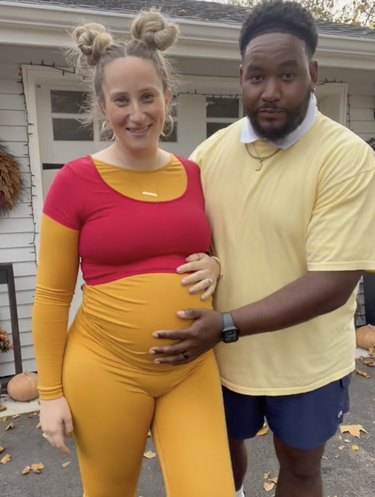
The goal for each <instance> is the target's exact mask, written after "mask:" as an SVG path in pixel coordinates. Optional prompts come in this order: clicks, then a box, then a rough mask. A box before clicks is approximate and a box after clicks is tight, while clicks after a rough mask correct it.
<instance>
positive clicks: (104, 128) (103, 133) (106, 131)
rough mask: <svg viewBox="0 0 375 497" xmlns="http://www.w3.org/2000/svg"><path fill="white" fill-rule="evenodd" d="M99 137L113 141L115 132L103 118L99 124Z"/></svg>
mask: <svg viewBox="0 0 375 497" xmlns="http://www.w3.org/2000/svg"><path fill="white" fill-rule="evenodd" d="M99 137H100V139H101V140H103V141H113V139H114V137H115V134H114V132H113V130H112V128H111V126H110V125H109V123H108V121H106V120H104V121H103V122H102V125H101V126H100V131H99Z"/></svg>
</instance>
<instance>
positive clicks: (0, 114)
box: [0, 81, 25, 126]
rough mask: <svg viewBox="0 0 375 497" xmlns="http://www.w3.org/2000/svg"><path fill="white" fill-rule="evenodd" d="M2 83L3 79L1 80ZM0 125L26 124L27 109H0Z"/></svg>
mask: <svg viewBox="0 0 375 497" xmlns="http://www.w3.org/2000/svg"><path fill="white" fill-rule="evenodd" d="M0 84H1V81H0ZM0 125H1V126H24V125H25V111H24V110H14V109H12V110H0Z"/></svg>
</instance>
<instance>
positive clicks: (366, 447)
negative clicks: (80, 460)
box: [0, 364, 375, 497]
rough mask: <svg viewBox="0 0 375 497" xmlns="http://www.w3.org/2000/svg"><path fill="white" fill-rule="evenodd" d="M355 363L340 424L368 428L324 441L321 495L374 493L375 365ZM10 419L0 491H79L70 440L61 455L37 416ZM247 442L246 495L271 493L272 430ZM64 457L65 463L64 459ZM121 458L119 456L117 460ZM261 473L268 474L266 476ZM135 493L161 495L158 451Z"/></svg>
mask: <svg viewBox="0 0 375 497" xmlns="http://www.w3.org/2000/svg"><path fill="white" fill-rule="evenodd" d="M358 369H361V370H363V371H366V372H367V373H368V374H370V375H371V377H370V378H364V377H361V376H359V375H354V376H353V380H352V384H351V387H350V388H351V411H350V413H349V414H348V415H347V416H346V418H345V421H344V424H345V425H347V424H350V425H351V424H355V425H357V424H360V425H362V426H363V428H364V429H365V430H366V431H367V433H361V437H360V439H358V438H356V437H354V436H352V435H350V434H349V433H345V434H342V435H340V434H339V433H338V434H337V435H335V436H334V437H333V439H332V440H331V441H330V442H329V443H328V445H327V450H326V453H325V456H324V460H323V475H324V488H325V490H324V497H372V496H373V495H374V494H375V368H368V367H366V366H363V365H362V364H358ZM0 421H1V420H0ZM9 421H12V422H13V424H14V426H15V428H14V429H13V430H8V431H5V427H6V425H7V423H1V422H0V446H3V447H4V448H5V450H4V451H3V452H2V453H1V454H0V460H1V458H2V457H3V456H4V455H5V454H7V453H9V454H10V455H11V456H12V460H11V462H9V463H8V464H0V496H1V497H81V496H82V490H81V483H80V478H79V473H78V465H77V459H76V456H75V451H74V446H73V444H72V443H71V444H70V445H71V448H72V454H71V456H70V457H64V456H62V455H60V454H59V453H57V452H56V451H55V450H53V449H52V448H51V447H50V446H49V444H48V443H47V442H46V441H45V440H44V439H43V438H42V436H41V432H40V429H38V428H36V426H37V424H38V417H37V416H31V417H30V416H29V415H27V414H23V415H21V416H20V417H19V418H17V419H13V420H12V419H10V420H8V422H9ZM103 421H104V422H105V420H103ZM176 436H178V434H176ZM356 446H357V447H358V450H356V449H357V447H356ZM247 447H248V453H249V468H250V471H249V474H248V476H247V479H246V485H245V488H246V490H247V495H248V497H267V496H269V497H273V496H274V494H275V491H274V489H272V490H270V491H268V492H266V491H265V490H264V489H263V484H264V483H267V482H268V483H269V478H272V477H274V476H276V475H277V462H276V460H275V457H274V454H273V451H272V437H271V435H270V433H268V434H266V435H264V436H261V437H260V436H258V437H256V438H255V439H254V440H251V441H249V442H248V443H247ZM148 448H153V447H152V441H151V440H149V441H148ZM103 457H104V455H103ZM39 462H41V463H43V465H44V469H43V470H42V472H41V473H40V474H34V473H30V474H27V475H22V470H23V469H24V468H25V466H27V465H31V464H34V463H39ZM68 462H69V464H68V465H65V464H64V463H68ZM119 464H122V462H121V461H119ZM268 474H269V475H268ZM264 475H268V476H269V478H268V480H267V479H265V477H264ZM138 495H139V496H142V497H164V496H165V492H164V488H163V482H162V477H161V474H160V468H159V465H158V460H157V457H155V458H154V459H150V460H148V459H146V458H145V459H144V465H143V469H142V475H141V479H140V483H139V492H138ZM107 497H111V496H110V495H108V496H107ZM192 497H214V496H192Z"/></svg>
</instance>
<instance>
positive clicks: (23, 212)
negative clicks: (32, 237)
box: [4, 175, 32, 218]
mask: <svg viewBox="0 0 375 497" xmlns="http://www.w3.org/2000/svg"><path fill="white" fill-rule="evenodd" d="M21 176H22V175H21ZM25 176H26V175H25ZM25 179H26V178H25ZM22 180H23V178H22ZM31 215H32V209H31V204H30V202H19V203H17V204H16V205H15V206H14V208H13V209H12V211H11V212H9V213H8V214H7V215H6V216H4V217H5V218H9V217H12V218H15V217H31Z"/></svg>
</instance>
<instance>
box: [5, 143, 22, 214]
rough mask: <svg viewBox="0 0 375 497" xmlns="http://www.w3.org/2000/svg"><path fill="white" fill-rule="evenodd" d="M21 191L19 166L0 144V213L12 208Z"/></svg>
mask: <svg viewBox="0 0 375 497" xmlns="http://www.w3.org/2000/svg"><path fill="white" fill-rule="evenodd" d="M21 190H22V180H21V173H20V165H19V163H18V161H17V160H16V159H15V158H14V157H13V156H12V155H11V154H10V153H9V152H8V151H7V149H6V148H5V147H4V146H3V145H1V144H0V212H2V211H8V210H10V209H12V208H13V207H14V204H15V202H16V200H17V198H18V197H19V195H20V193H21Z"/></svg>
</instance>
